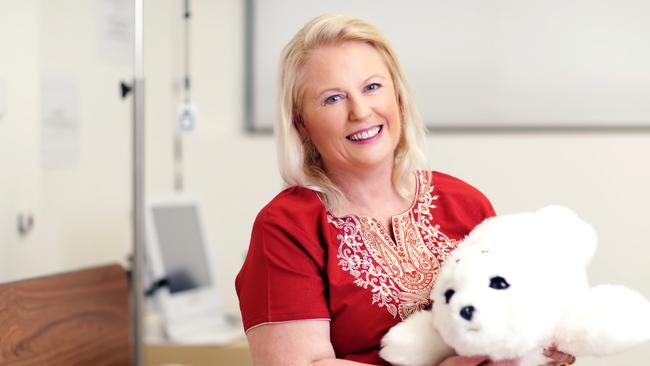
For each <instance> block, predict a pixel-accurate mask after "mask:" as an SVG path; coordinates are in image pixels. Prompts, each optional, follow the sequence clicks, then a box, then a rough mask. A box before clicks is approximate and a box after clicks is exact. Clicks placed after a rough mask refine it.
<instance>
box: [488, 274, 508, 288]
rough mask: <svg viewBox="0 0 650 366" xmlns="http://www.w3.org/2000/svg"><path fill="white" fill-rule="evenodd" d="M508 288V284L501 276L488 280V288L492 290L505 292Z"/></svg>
mask: <svg viewBox="0 0 650 366" xmlns="http://www.w3.org/2000/svg"><path fill="white" fill-rule="evenodd" d="M508 287H510V284H509V283H508V281H506V279H505V278H503V277H501V276H496V277H492V278H490V288H493V289H495V290H505V289H507V288H508Z"/></svg>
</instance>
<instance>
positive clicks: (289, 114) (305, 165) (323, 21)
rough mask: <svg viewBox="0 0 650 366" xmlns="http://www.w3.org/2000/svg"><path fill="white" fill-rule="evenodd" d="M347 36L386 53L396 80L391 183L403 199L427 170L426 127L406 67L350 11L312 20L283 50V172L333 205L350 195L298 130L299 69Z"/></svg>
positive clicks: (279, 130)
mask: <svg viewBox="0 0 650 366" xmlns="http://www.w3.org/2000/svg"><path fill="white" fill-rule="evenodd" d="M348 41H361V42H366V43H368V44H370V45H371V46H373V47H374V48H375V49H376V50H377V51H378V52H379V54H380V55H381V56H382V57H383V59H384V61H385V63H386V66H387V67H388V70H389V72H390V75H391V77H392V79H393V83H394V85H395V94H396V95H397V100H398V104H399V108H400V112H401V117H402V121H401V125H402V134H401V137H400V141H399V143H398V145H397V148H396V149H395V158H394V161H393V173H392V183H393V186H394V187H395V189H396V191H397V192H398V193H399V194H400V196H402V197H403V198H405V199H409V198H410V195H411V194H412V191H413V187H412V186H411V184H410V183H411V182H412V178H413V173H414V172H415V171H416V170H422V171H423V172H426V173H427V174H428V171H427V169H426V164H425V155H424V152H423V147H424V137H425V128H424V125H423V124H422V121H421V119H420V116H419V114H418V112H417V109H416V107H415V103H414V101H413V97H412V95H411V91H410V88H409V86H408V83H407V81H406V77H405V74H404V71H403V70H402V66H401V65H400V63H399V60H398V59H397V56H396V55H395V53H394V52H393V50H392V48H391V47H390V45H389V44H388V41H387V40H386V39H385V38H384V36H383V35H382V34H381V33H380V32H379V29H378V28H377V27H375V26H374V25H373V24H371V23H369V22H367V21H365V20H363V19H360V18H357V17H352V16H342V15H321V16H319V17H316V18H314V19H312V20H311V21H309V22H308V23H307V24H305V25H304V26H303V28H302V29H301V30H300V31H298V33H296V35H295V36H294V37H293V38H292V39H291V41H289V43H288V44H287V45H286V46H285V47H284V49H283V51H282V56H281V58H280V68H279V79H278V103H277V117H276V121H275V134H276V139H277V148H278V165H279V169H280V174H281V176H282V179H283V180H284V183H285V184H286V185H287V186H293V185H298V186H305V187H309V188H311V189H314V190H316V191H318V192H319V194H320V196H321V198H322V199H323V201H324V203H325V205H326V206H327V208H328V209H330V210H332V209H335V208H336V207H339V205H341V204H342V203H344V202H346V201H347V199H346V197H345V195H344V194H343V192H341V190H340V189H339V188H338V187H337V186H336V185H335V184H334V183H333V182H332V181H331V180H330V178H329V177H328V176H327V173H326V172H325V169H324V166H323V162H322V159H321V157H320V154H319V153H318V151H317V150H316V148H315V146H314V145H313V144H312V143H311V142H309V141H303V139H302V138H301V136H300V133H299V132H298V129H297V124H299V123H302V122H301V115H300V113H301V110H302V108H301V102H302V93H303V90H302V89H303V87H302V85H300V82H301V80H300V79H301V70H302V67H303V65H304V64H305V62H306V60H307V59H308V57H309V55H310V53H311V52H312V51H314V50H316V49H318V48H320V47H322V46H327V45H332V44H337V43H343V42H348Z"/></svg>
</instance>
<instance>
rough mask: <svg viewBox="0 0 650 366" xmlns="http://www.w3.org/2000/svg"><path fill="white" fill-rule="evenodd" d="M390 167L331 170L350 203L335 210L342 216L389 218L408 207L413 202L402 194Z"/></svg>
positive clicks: (334, 180)
mask: <svg viewBox="0 0 650 366" xmlns="http://www.w3.org/2000/svg"><path fill="white" fill-rule="evenodd" d="M392 173H393V170H392V165H391V167H390V168H389V169H386V168H381V169H379V168H378V169H369V170H364V171H355V172H353V173H352V172H342V171H335V172H331V171H330V172H329V176H330V179H331V180H332V181H333V182H334V184H336V186H337V187H339V189H340V190H341V191H342V192H343V194H344V195H345V197H346V198H347V201H348V202H347V203H346V204H345V205H344V206H343V207H340V208H338V209H337V210H336V211H337V212H335V214H336V215H337V216H339V215H341V216H342V215H348V214H355V215H364V216H371V217H376V218H379V217H386V216H390V215H393V214H395V213H397V212H401V211H403V210H405V209H406V208H408V205H409V204H410V202H409V201H408V200H405V199H404V198H403V197H401V196H400V195H399V193H398V192H397V190H396V189H395V187H394V186H393V180H392Z"/></svg>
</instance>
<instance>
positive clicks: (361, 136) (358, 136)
mask: <svg viewBox="0 0 650 366" xmlns="http://www.w3.org/2000/svg"><path fill="white" fill-rule="evenodd" d="M380 129H381V127H380V126H376V127H373V128H371V129H369V130H366V131H363V132H359V133H355V134H354V135H351V136H349V138H350V140H352V141H361V140H367V139H370V138H373V137H375V136H377V134H378V133H379V130H380Z"/></svg>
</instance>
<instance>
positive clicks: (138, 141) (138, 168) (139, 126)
mask: <svg viewBox="0 0 650 366" xmlns="http://www.w3.org/2000/svg"><path fill="white" fill-rule="evenodd" d="M143 3H144V0H135V1H134V5H135V7H134V10H135V12H134V21H135V22H134V36H135V39H134V49H133V51H134V52H133V55H134V59H133V66H134V80H133V136H132V137H133V167H132V168H133V182H132V183H133V191H132V194H133V196H132V199H133V212H132V214H133V217H132V218H133V225H132V230H133V268H132V273H131V281H132V282H131V286H132V287H131V300H132V301H131V322H132V337H133V340H132V341H133V365H134V366H140V365H143V351H144V348H143V345H142V343H143V339H144V334H143V315H144V314H143V311H142V309H143V296H144V286H143V277H142V276H143V268H144V239H145V238H144V72H143V70H144V68H143V54H144V52H143V40H144V37H143V35H144V28H143V22H144V14H143V5H144V4H143Z"/></svg>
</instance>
